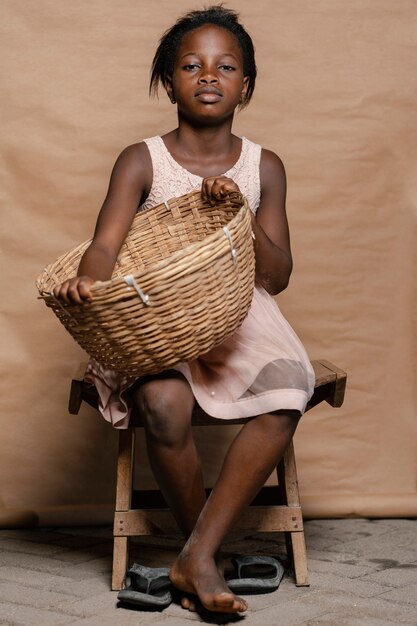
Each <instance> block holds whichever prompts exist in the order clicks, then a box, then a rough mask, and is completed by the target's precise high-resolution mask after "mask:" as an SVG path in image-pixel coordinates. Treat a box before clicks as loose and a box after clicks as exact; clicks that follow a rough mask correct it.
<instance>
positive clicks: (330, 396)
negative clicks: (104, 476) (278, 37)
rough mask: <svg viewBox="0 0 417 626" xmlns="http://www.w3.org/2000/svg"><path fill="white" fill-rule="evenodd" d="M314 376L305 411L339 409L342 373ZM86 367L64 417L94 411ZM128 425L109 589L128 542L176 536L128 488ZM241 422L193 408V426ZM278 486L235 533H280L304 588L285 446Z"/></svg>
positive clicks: (153, 498) (159, 503)
mask: <svg viewBox="0 0 417 626" xmlns="http://www.w3.org/2000/svg"><path fill="white" fill-rule="evenodd" d="M312 365H313V368H314V372H315V375H316V382H315V389H314V395H313V397H312V398H311V400H310V402H309V404H308V406H307V409H306V410H310V409H311V408H313V407H314V406H316V405H317V404H319V403H320V402H323V401H324V400H325V401H326V402H328V403H329V404H330V405H331V406H333V407H340V406H342V404H343V400H344V395H345V387H346V377H347V376H346V373H345V372H344V371H342V370H341V369H339V368H338V367H336V366H335V365H333V364H332V363H329V362H328V361H324V360H318V361H312ZM85 369H86V364H85V363H83V364H81V366H80V368H79V371H78V373H77V375H76V376H75V378H74V379H73V380H72V383H71V392H70V398H69V412H70V413H72V414H74V415H76V414H77V413H78V411H79V409H80V406H81V402H82V401H85V402H87V403H88V404H89V405H90V406H93V407H94V408H97V406H98V396H97V391H96V388H95V387H94V385H91V384H90V383H88V382H86V381H85V380H84V374H85ZM132 418H133V424H134V426H133V427H131V428H128V429H126V430H120V431H119V452H118V458H117V482H116V507H115V513H114V529H113V535H114V551H113V575H112V589H113V590H118V589H121V588H122V583H123V579H124V577H125V574H126V570H127V569H128V557H129V550H128V549H129V537H132V536H138V535H152V534H156V533H160V532H161V530H163V531H174V532H178V527H177V526H176V523H175V521H174V518H173V517H172V515H171V513H170V512H169V511H168V510H166V509H167V505H166V503H165V501H164V499H163V497H162V494H161V493H160V492H159V491H157V490H148V491H138V490H134V488H133V463H134V454H135V427H136V426H138V427H140V426H141V424H140V421H139V419H138V417H137V416H132ZM245 421H246V420H227V422H225V421H224V420H218V419H214V418H212V417H210V416H209V415H207V414H206V413H204V412H203V411H202V410H201V409H200V408H199V407H197V408H196V409H195V411H194V413H193V421H192V423H193V425H195V426H209V425H217V426H218V425H226V426H227V425H229V424H243V423H245ZM277 476H278V485H277V486H265V487H263V488H262V489H261V491H260V493H259V494H258V496H257V497H256V498H255V499H254V501H253V502H252V503H251V505H250V507H249V508H248V510H247V511H245V513H244V515H243V516H242V519H241V520H240V522H239V524H238V526H237V529H238V530H244V531H253V532H284V533H285V540H286V547H287V553H288V557H289V559H290V561H291V562H292V564H293V568H294V574H295V584H296V585H297V586H308V585H309V582H308V572H307V554H306V544H305V538H304V527H303V517H302V511H301V505H300V497H299V493H298V481H297V470H296V465H295V457H294V447H293V444H292V442H291V443H290V445H289V446H288V448H287V450H286V452H285V454H284V456H283V458H282V460H281V461H280V462H279V463H278V466H277Z"/></svg>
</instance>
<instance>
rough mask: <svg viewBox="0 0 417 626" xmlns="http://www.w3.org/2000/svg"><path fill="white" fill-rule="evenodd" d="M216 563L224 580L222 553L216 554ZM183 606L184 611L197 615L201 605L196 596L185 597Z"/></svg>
mask: <svg viewBox="0 0 417 626" xmlns="http://www.w3.org/2000/svg"><path fill="white" fill-rule="evenodd" d="M215 562H216V567H217V571H218V572H219V576H221V577H222V578H224V558H223V553H222V552H221V551H219V552H218V553H217V554H216V558H215ZM181 606H182V608H183V609H187V610H188V611H191V612H193V613H195V612H196V611H197V610H198V606H199V603H198V602H197V598H196V597H195V596H183V597H182V598H181Z"/></svg>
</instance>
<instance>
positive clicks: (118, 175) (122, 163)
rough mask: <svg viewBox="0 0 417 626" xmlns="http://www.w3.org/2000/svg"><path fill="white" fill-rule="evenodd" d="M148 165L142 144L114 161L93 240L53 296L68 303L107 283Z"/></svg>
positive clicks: (148, 175)
mask: <svg viewBox="0 0 417 626" xmlns="http://www.w3.org/2000/svg"><path fill="white" fill-rule="evenodd" d="M151 181H152V165H151V161H150V156H149V152H148V149H147V147H146V145H145V144H144V143H140V144H135V145H133V146H129V147H128V148H126V149H125V150H124V151H123V152H122V153H121V155H120V156H119V158H118V159H117V161H116V163H115V165H114V168H113V171H112V175H111V178H110V184H109V189H108V192H107V195H106V198H105V200H104V203H103V206H102V208H101V210H100V213H99V216H98V219H97V224H96V228H95V231H94V236H93V240H92V242H91V244H90V246H89V247H88V248H87V250H86V251H85V252H84V254H83V256H82V258H81V261H80V265H79V268H78V272H77V276H76V277H74V278H71V279H70V280H67V281H65V282H64V283H62V284H61V285H59V286H57V287H55V289H54V294H55V296H56V297H57V298H60V299H62V300H63V301H64V302H67V303H68V304H81V302H82V301H83V300H87V299H89V298H90V297H91V290H90V287H91V285H92V284H93V283H94V282H96V281H98V280H103V281H104V280H109V279H110V277H111V275H112V272H113V268H114V265H115V263H116V259H117V255H118V254H119V251H120V248H121V246H122V244H123V242H124V240H125V239H126V236H127V234H128V232H129V229H130V226H131V224H132V221H133V218H134V216H135V214H136V211H137V208H138V206H139V205H140V204H141V202H142V201H143V200H144V199H145V197H146V196H147V194H148V193H149V188H150V185H151Z"/></svg>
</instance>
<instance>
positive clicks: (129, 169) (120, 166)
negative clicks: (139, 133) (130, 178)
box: [114, 141, 152, 175]
mask: <svg viewBox="0 0 417 626" xmlns="http://www.w3.org/2000/svg"><path fill="white" fill-rule="evenodd" d="M114 171H116V172H118V171H121V172H123V173H126V174H129V173H130V174H132V175H134V174H136V175H143V174H145V175H146V174H148V173H149V172H150V173H152V163H151V158H150V154H149V150H148V147H147V145H146V142H145V141H140V142H138V143H133V144H130V145H129V146H126V148H124V149H123V150H122V151H121V153H120V154H119V156H118V157H117V159H116V163H115V165H114Z"/></svg>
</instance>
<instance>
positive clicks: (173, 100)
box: [170, 96, 176, 104]
mask: <svg viewBox="0 0 417 626" xmlns="http://www.w3.org/2000/svg"><path fill="white" fill-rule="evenodd" d="M170 100H171V102H172V104H175V103H176V100H175V98H174V96H171V97H170Z"/></svg>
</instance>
